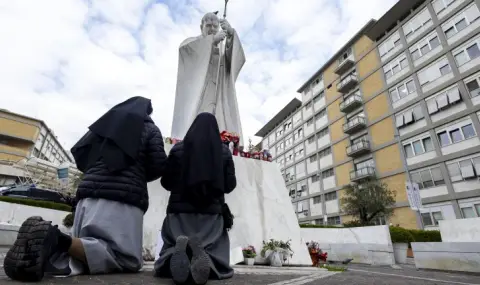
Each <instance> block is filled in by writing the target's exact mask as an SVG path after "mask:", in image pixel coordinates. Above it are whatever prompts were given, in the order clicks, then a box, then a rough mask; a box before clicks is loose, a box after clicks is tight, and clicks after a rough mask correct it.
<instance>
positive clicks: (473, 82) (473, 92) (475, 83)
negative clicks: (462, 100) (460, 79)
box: [465, 74, 480, 98]
mask: <svg viewBox="0 0 480 285" xmlns="http://www.w3.org/2000/svg"><path fill="white" fill-rule="evenodd" d="M465 85H466V86H467V89H468V92H469V93H470V97H472V98H474V97H477V96H479V95H480V74H475V75H474V76H473V77H471V78H468V79H466V80H465Z"/></svg>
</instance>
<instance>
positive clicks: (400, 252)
mask: <svg viewBox="0 0 480 285" xmlns="http://www.w3.org/2000/svg"><path fill="white" fill-rule="evenodd" d="M390 237H391V239H392V243H393V256H394V257H395V262H396V263H400V264H405V263H407V250H408V244H409V243H410V242H412V241H414V239H413V236H412V234H411V233H410V232H409V231H407V230H406V229H404V228H400V227H390Z"/></svg>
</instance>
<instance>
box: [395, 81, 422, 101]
mask: <svg viewBox="0 0 480 285" xmlns="http://www.w3.org/2000/svg"><path fill="white" fill-rule="evenodd" d="M415 91H416V87H415V83H414V82H413V79H411V78H410V79H408V80H407V81H405V82H403V83H402V84H400V85H398V86H395V87H394V88H392V89H390V98H391V99H392V102H393V103H395V102H397V101H398V100H400V99H402V98H405V97H406V96H408V95H409V94H412V93H413V92H415Z"/></svg>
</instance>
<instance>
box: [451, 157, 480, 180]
mask: <svg viewBox="0 0 480 285" xmlns="http://www.w3.org/2000/svg"><path fill="white" fill-rule="evenodd" d="M447 169H448V172H449V174H450V180H452V182H458V181H462V180H469V179H473V178H477V176H479V174H480V156H477V157H473V158H467V159H464V160H461V161H457V162H452V163H447Z"/></svg>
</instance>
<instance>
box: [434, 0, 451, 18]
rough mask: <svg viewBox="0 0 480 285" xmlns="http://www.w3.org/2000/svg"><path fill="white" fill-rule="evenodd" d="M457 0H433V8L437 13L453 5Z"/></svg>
mask: <svg viewBox="0 0 480 285" xmlns="http://www.w3.org/2000/svg"><path fill="white" fill-rule="evenodd" d="M453 2H455V0H434V1H432V5H433V9H434V10H435V13H437V15H438V13H440V12H442V11H443V10H445V9H446V8H447V7H448V6H450V5H452V3H453Z"/></svg>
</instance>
